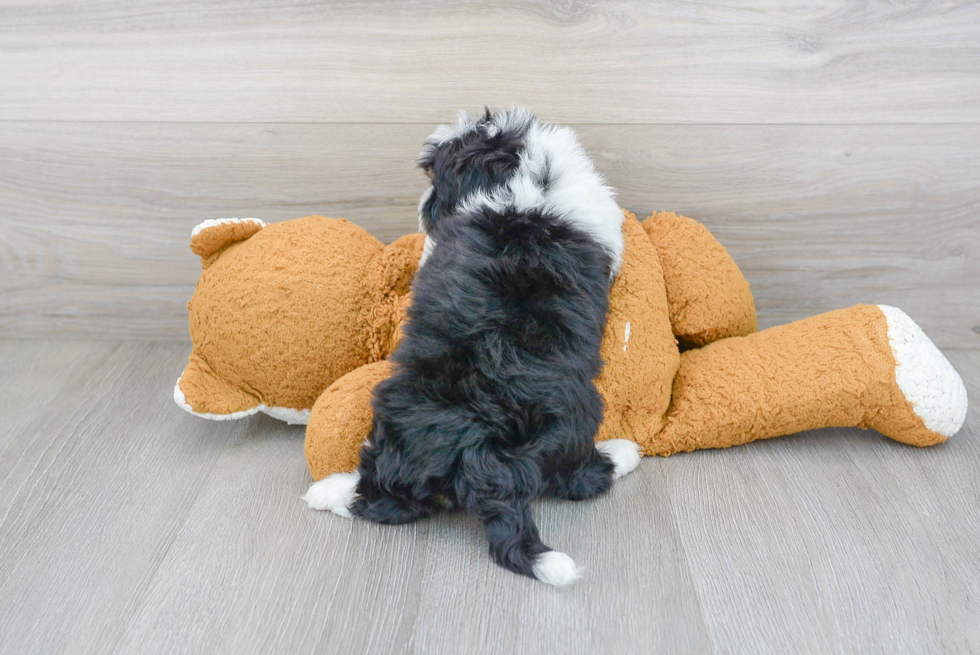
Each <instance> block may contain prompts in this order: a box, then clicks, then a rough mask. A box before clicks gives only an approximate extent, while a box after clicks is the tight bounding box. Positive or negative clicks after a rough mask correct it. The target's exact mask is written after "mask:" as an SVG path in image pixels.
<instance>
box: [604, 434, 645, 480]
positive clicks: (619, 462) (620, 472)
mask: <svg viewBox="0 0 980 655" xmlns="http://www.w3.org/2000/svg"><path fill="white" fill-rule="evenodd" d="M595 449H596V450H598V451H599V452H600V453H602V454H603V455H605V456H606V457H608V458H609V459H610V460H612V463H613V466H614V467H615V468H614V469H613V480H618V479H619V478H621V477H623V476H624V475H626V474H627V473H629V472H631V471H632V470H633V469H635V468H636V467H637V466H639V464H640V445H639V444H638V443H636V442H635V441H630V440H628V439H610V440H608V441H600V442H599V443H597V444H596V445H595Z"/></svg>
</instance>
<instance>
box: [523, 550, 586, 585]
mask: <svg viewBox="0 0 980 655" xmlns="http://www.w3.org/2000/svg"><path fill="white" fill-rule="evenodd" d="M534 577H535V578H537V579H538V580H540V581H541V582H544V583H545V584H550V585H554V586H556V587H565V586H567V585H570V584H572V583H573V582H576V581H578V580H580V579H581V578H582V571H581V570H580V569H579V567H578V566H577V565H576V564H575V561H574V560H573V559H572V558H571V557H569V556H568V555H566V554H565V553H559V552H558V551H557V550H549V551H548V552H547V553H542V554H541V555H539V556H538V559H537V561H536V562H535V563H534Z"/></svg>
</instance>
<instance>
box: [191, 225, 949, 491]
mask: <svg viewBox="0 0 980 655" xmlns="http://www.w3.org/2000/svg"><path fill="white" fill-rule="evenodd" d="M623 231H624V240H625V253H624V257H623V265H622V269H621V270H620V273H619V275H618V276H617V278H616V280H615V282H614V283H613V286H612V288H611V291H610V310H609V315H608V319H607V325H606V332H605V338H604V342H603V347H602V357H603V360H604V361H605V367H604V369H603V371H602V374H601V375H600V376H599V378H598V379H597V380H596V384H597V386H598V388H599V390H600V391H601V393H602V395H603V398H604V400H605V404H606V411H605V417H604V422H603V424H602V427H601V428H600V430H599V433H598V434H597V435H596V439H597V440H606V439H628V440H631V441H634V442H636V443H637V444H639V447H640V449H641V450H642V452H644V453H645V454H648V455H669V454H671V453H676V452H681V451H690V450H695V449H699V448H722V447H728V446H734V445H737V444H743V443H747V442H749V441H753V440H755V439H763V438H769V437H776V436H780V435H787V434H792V433H794V432H799V431H802V430H809V429H814V428H821V427H828V426H858V427H862V428H867V427H871V428H874V429H876V430H878V431H879V432H881V433H882V434H884V435H885V436H887V437H890V438H892V439H895V440H897V441H901V442H903V443H907V444H912V445H916V446H928V445H932V444H936V443H939V442H942V441H945V440H946V439H947V438H948V437H950V436H952V435H953V434H954V433H956V432H957V430H959V428H960V427H961V426H962V424H963V421H964V420H965V417H966V408H967V398H966V389H965V387H964V386H963V382H962V380H961V379H960V377H959V375H957V373H956V371H955V370H953V368H952V366H951V365H950V364H949V362H947V361H946V358H945V357H943V355H942V353H940V352H939V350H938V349H937V348H936V347H935V345H933V343H932V342H931V341H930V340H929V339H928V337H926V336H925V334H923V332H922V330H921V329H919V327H918V326H917V325H916V324H915V323H914V322H913V321H912V320H911V319H910V318H909V317H908V316H907V315H905V314H904V313H903V312H902V311H900V310H898V309H895V308H892V307H888V306H884V305H881V306H875V305H858V306H855V307H851V308H848V309H842V310H838V311H834V312H829V313H826V314H821V315H818V316H814V317H811V318H808V319H804V320H801V321H797V322H795V323H790V324H788V325H782V326H779V327H774V328H770V329H768V330H764V331H762V332H756V317H755V307H754V304H753V301H752V295H751V293H750V291H749V285H748V283H747V282H746V281H745V279H744V278H743V277H742V274H741V272H740V271H739V269H738V267H737V266H736V265H735V263H734V262H733V261H732V260H731V258H730V257H729V256H728V253H727V252H726V251H725V249H724V248H723V247H722V246H721V245H720V244H719V243H718V242H717V241H716V240H715V239H714V238H713V237H712V236H711V234H710V233H709V232H708V230H707V229H706V228H705V227H704V226H702V225H700V224H699V223H697V222H696V221H693V220H691V219H689V218H685V217H682V216H677V215H675V214H673V213H669V212H658V213H655V214H653V215H652V216H650V217H649V218H647V219H646V220H645V221H644V222H643V223H642V224H640V223H639V222H637V221H636V219H635V218H634V217H633V216H632V215H631V214H629V213H628V212H627V220H626V221H625V222H624V225H623ZM422 244H423V237H422V235H420V234H412V235H408V236H405V237H402V238H400V239H398V240H397V241H395V242H394V243H392V244H390V245H388V246H384V245H382V244H381V243H380V242H379V241H378V240H377V239H375V238H374V237H372V236H371V235H370V234H368V233H367V232H366V231H364V230H363V229H361V228H359V227H357V226H356V225H353V224H352V223H349V222H347V221H345V220H333V219H328V218H323V217H319V216H310V217H307V218H301V219H296V220H292V221H285V222H282V223H277V224H273V225H269V226H266V225H265V223H263V222H262V221H259V220H257V219H221V220H217V221H208V222H206V223H203V224H202V225H200V226H198V227H197V228H195V230H194V233H193V235H192V239H191V248H192V250H193V251H194V252H195V253H196V254H198V255H199V256H200V257H201V261H202V265H203V268H204V270H203V272H202V274H201V278H200V281H199V282H198V285H197V290H196V292H195V293H194V297H193V298H192V299H191V301H190V302H189V303H188V309H189V310H190V332H191V338H192V341H193V351H192V353H191V355H190V361H189V363H188V365H187V367H186V368H185V370H184V373H183V375H182V376H181V378H180V379H179V380H178V382H177V385H176V387H175V389H174V399H175V400H176V402H177V404H178V405H180V406H181V407H183V408H184V409H186V410H187V411H189V412H192V413H194V414H196V415H198V416H203V417H205V418H210V419H218V420H222V419H231V418H241V417H244V416H248V415H250V414H254V413H256V412H258V411H262V412H265V413H267V414H270V415H272V416H275V417H277V418H281V419H283V420H287V421H290V422H293V423H308V425H307V433H306V456H307V462H308V464H309V467H310V472H311V473H312V475H313V478H314V479H315V480H320V479H321V478H323V477H325V476H327V475H329V474H331V473H336V472H344V471H351V470H353V469H354V468H356V466H357V464H358V453H359V448H360V445H361V443H362V442H363V441H364V440H365V439H366V438H367V436H368V434H369V431H370V427H371V404H370V401H371V394H372V390H373V387H374V385H375V384H376V383H377V382H379V381H380V380H382V379H384V378H385V377H387V376H388V375H389V372H390V368H389V364H388V363H387V361H386V357H387V356H388V355H389V354H390V353H391V352H392V351H393V350H394V348H395V346H396V344H397V342H398V338H399V334H400V331H399V328H400V324H401V322H402V321H403V320H404V317H405V308H406V306H407V304H408V302H410V295H409V288H410V283H411V279H412V276H413V274H414V273H415V271H416V269H417V268H418V261H419V257H420V256H421V253H422ZM679 346H680V348H679ZM681 349H683V352H681Z"/></svg>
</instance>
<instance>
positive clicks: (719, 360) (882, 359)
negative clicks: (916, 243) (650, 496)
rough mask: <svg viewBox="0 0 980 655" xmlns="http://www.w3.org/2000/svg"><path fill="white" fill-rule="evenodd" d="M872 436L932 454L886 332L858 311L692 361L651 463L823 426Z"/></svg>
mask: <svg viewBox="0 0 980 655" xmlns="http://www.w3.org/2000/svg"><path fill="white" fill-rule="evenodd" d="M833 426H837V427H861V428H868V427H871V428H874V429H876V430H878V431H879V432H881V433H882V434H884V435H885V436H888V437H891V438H892V439H895V440H897V441H901V442H904V443H907V444H912V445H915V446H931V445H933V444H937V443H940V442H942V441H945V440H946V438H945V437H943V436H942V435H941V434H938V433H936V432H932V431H931V430H928V429H927V428H926V427H925V425H924V424H923V423H922V419H920V418H919V417H918V416H917V415H916V414H915V411H914V410H913V408H912V405H911V404H910V403H909V401H908V400H906V399H905V396H904V395H903V394H902V391H901V389H899V387H898V385H897V383H896V382H895V358H894V356H893V355H892V350H891V347H890V346H889V343H888V324H887V322H886V320H885V315H884V314H883V313H882V311H881V310H880V309H878V307H877V306H876V305H857V306H856V307H850V308H848V309H840V310H837V311H834V312H828V313H826V314H819V315H817V316H812V317H810V318H807V319H803V320H801V321H796V322H794V323H789V324H787V325H780V326H778V327H773V328H769V329H768V330H763V331H762V332H757V333H755V334H752V335H749V336H747V337H736V338H731V339H724V340H722V341H718V342H716V343H713V344H711V345H708V346H705V347H704V348H701V349H699V350H691V351H688V352H685V353H684V354H683V355H682V356H681V367H680V370H679V371H678V373H677V377H676V378H675V379H674V393H673V405H672V406H671V411H670V417H669V419H668V422H667V427H666V428H665V429H664V431H663V432H662V433H661V434H659V435H657V437H656V439H655V440H654V443H653V445H652V447H651V448H649V449H648V452H649V453H650V454H653V455H669V454H671V453H675V452H680V451H688V450H697V449H701V448H727V447H729V446H736V445H739V444H743V443H747V442H749V441H754V440H756V439H767V438H769V437H778V436H782V435H787V434H793V433H796V432H801V431H803V430H812V429H816V428H823V427H833Z"/></svg>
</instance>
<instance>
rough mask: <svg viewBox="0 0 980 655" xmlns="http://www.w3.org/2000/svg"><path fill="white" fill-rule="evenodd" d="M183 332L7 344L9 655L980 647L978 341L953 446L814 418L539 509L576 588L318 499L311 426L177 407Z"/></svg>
mask: <svg viewBox="0 0 980 655" xmlns="http://www.w3.org/2000/svg"><path fill="white" fill-rule="evenodd" d="M188 347H189V346H188V345H187V344H183V343H146V342H142V343H135V342H110V341H0V416H3V417H4V421H3V424H2V426H0V652H3V653H28V652H35V653H49V652H70V653H107V652H123V653H151V652H162V651H166V652H199V653H252V652H269V653H278V652H282V653H285V652H289V653H307V652H318V653H321V652H322V653H340V654H345V655H346V654H350V653H389V652H391V653H420V654H429V653H447V654H450V653H451V654H456V653H468V652H487V653H502V654H513V653H585V652H608V653H655V652H656V653H660V652H695V653H786V652H807V653H820V652H845V653H931V652H952V653H966V652H980V624H978V618H977V617H978V616H980V551H978V548H977V544H978V543H980V516H978V507H980V403H978V402H977V398H980V351H976V350H949V351H946V353H947V356H948V357H949V358H950V361H951V362H952V363H953V365H954V366H955V367H956V368H957V369H958V370H959V371H960V373H961V374H962V375H963V376H964V378H965V380H966V384H967V389H968V393H969V394H970V397H971V399H972V400H973V401H974V402H973V406H972V408H971V410H970V414H969V417H968V419H967V423H966V426H965V427H964V428H963V430H962V431H961V432H960V433H959V434H958V435H957V436H956V437H954V438H953V439H952V440H950V441H949V442H947V443H946V444H944V445H941V446H937V447H934V448H929V449H922V450H920V449H915V448H911V447H908V446H904V445H901V444H897V443H894V442H891V441H889V440H887V439H885V438H884V437H882V436H880V435H878V434H877V433H874V432H863V431H860V430H856V429H855V430H843V429H840V430H820V431H815V432H812V433H807V434H800V435H797V436H794V437H788V438H782V439H774V440H771V441H768V442H758V443H755V444H750V445H747V446H742V447H738V448H734V449H730V450H726V451H706V452H699V453H692V454H685V455H677V456H674V457H671V458H668V459H645V460H644V461H643V462H642V463H641V465H640V467H639V469H638V470H637V471H636V472H635V473H633V474H631V475H630V476H629V477H627V478H625V479H624V480H622V481H620V482H617V483H616V485H615V487H614V488H613V490H612V491H611V493H609V494H608V495H606V496H604V497H602V498H599V499H597V500H594V501H589V502H584V503H568V502H558V501H541V502H539V503H537V505H536V506H535V515H536V517H537V519H538V521H539V524H540V527H541V530H542V532H543V534H544V536H545V539H546V541H547V542H548V543H550V544H553V545H555V546H557V547H560V548H561V549H562V550H565V551H567V552H568V553H570V554H571V555H573V556H574V557H575V559H576V560H578V561H579V562H581V563H582V564H584V565H585V566H586V567H587V571H586V574H585V578H584V580H583V581H582V582H581V583H580V584H579V585H577V586H575V587H572V588H569V589H566V590H557V589H554V588H551V587H547V586H545V585H543V584H540V583H537V582H535V581H533V580H529V579H524V578H520V577H517V576H515V575H512V574H510V573H508V572H506V571H504V570H503V569H500V568H498V567H496V566H494V565H492V564H491V563H490V561H489V558H488V555H487V552H486V548H485V543H484V538H483V535H482V534H481V529H480V527H479V526H478V525H477V524H476V523H475V522H474V521H471V520H469V519H468V518H467V517H465V516H463V515H458V514H448V515H443V516H439V517H437V518H435V519H432V520H427V521H423V522H420V523H417V524H415V525H410V526H405V527H381V526H375V525H370V524H366V523H353V522H351V521H347V520H344V519H340V518H338V517H335V516H333V515H326V514H323V513H318V512H314V511H311V510H308V509H307V508H306V507H305V505H304V504H303V503H302V502H300V500H299V497H300V495H301V494H302V493H303V492H304V491H305V489H306V487H307V485H308V484H309V482H310V477H309V473H308V472H307V470H306V465H305V460H304V457H303V447H302V446H303V429H302V428H298V427H287V426H285V425H284V424H282V423H280V422H278V421H275V420H273V419H270V418H268V417H261V416H257V417H253V418H250V419H247V420H244V421H238V422H229V423H215V422H208V421H204V420H201V419H198V418H195V417H192V416H190V415H188V414H185V413H184V412H182V411H180V410H179V409H178V408H177V407H176V406H175V405H174V404H173V403H171V402H166V398H167V396H168V395H169V392H170V389H171V387H172V385H173V382H174V380H175V379H176V377H177V376H178V375H179V373H180V371H181V368H182V366H183V363H184V358H185V356H186V354H187V351H188Z"/></svg>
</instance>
